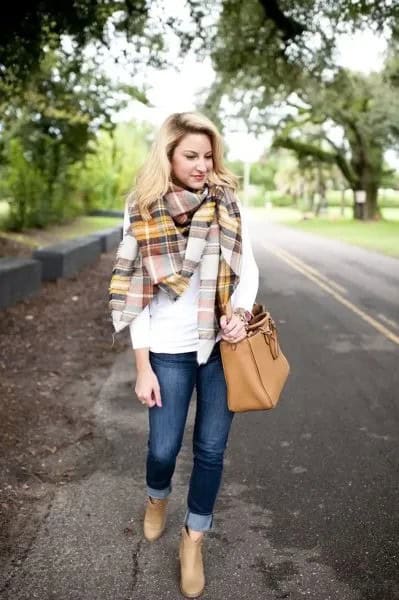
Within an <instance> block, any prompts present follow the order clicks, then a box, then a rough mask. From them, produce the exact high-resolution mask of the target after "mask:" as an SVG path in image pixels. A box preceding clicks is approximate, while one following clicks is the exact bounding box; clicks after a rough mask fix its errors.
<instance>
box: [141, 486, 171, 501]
mask: <svg viewBox="0 0 399 600" xmlns="http://www.w3.org/2000/svg"><path fill="white" fill-rule="evenodd" d="M171 491H172V486H171V485H169V486H168V487H167V488H165V489H164V490H156V489H155V488H152V487H150V486H149V485H147V494H148V495H149V496H151V498H157V499H158V500H159V499H163V498H166V497H167V496H169V494H170V493H171Z"/></svg>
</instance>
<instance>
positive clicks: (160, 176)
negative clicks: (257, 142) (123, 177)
mask: <svg viewBox="0 0 399 600" xmlns="http://www.w3.org/2000/svg"><path fill="white" fill-rule="evenodd" d="M188 133H205V134H206V135H207V136H209V140H210V142H211V146H212V153H213V170H212V171H211V172H210V173H209V176H208V182H209V183H210V184H211V185H212V184H216V185H223V186H226V187H230V188H232V189H233V190H234V191H236V190H237V187H238V178H237V177H236V176H235V175H234V174H233V173H232V172H231V171H229V169H227V167H225V165H224V158H223V141H222V136H221V135H220V133H219V131H218V129H217V127H216V126H215V125H214V123H212V121H211V120H210V119H208V117H205V115H202V114H201V113H197V112H182V113H173V114H172V115H170V116H169V117H168V118H167V119H166V120H165V121H164V122H163V124H162V125H161V127H160V129H159V130H158V133H157V135H156V137H155V139H154V142H153V144H152V146H151V149H150V152H149V154H148V156H147V158H146V160H145V162H144V164H143V165H142V167H141V168H140V170H139V172H138V174H137V177H136V181H135V185H134V187H133V189H132V191H131V192H130V193H129V195H128V202H129V204H131V203H133V202H135V203H137V206H138V208H139V210H140V213H141V216H142V218H143V219H145V220H148V219H150V212H149V207H150V205H151V204H152V203H153V202H154V201H156V200H158V199H159V198H161V197H162V196H164V195H165V194H166V192H167V191H168V189H170V184H171V159H172V156H173V152H174V149H175V148H176V146H177V145H178V144H179V143H180V141H181V140H182V139H183V137H184V136H185V135H187V134H188Z"/></svg>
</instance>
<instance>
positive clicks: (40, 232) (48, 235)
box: [0, 216, 122, 248]
mask: <svg viewBox="0 0 399 600" xmlns="http://www.w3.org/2000/svg"><path fill="white" fill-rule="evenodd" d="M118 225H122V219H121V218H114V217H87V216H84V217H77V218H76V219H74V220H73V222H71V223H68V224H64V225H52V226H51V227H48V228H46V229H28V230H26V231H23V232H12V231H0V236H2V237H5V238H8V239H11V240H14V241H16V242H19V243H21V244H26V245H28V246H30V247H32V248H38V247H40V246H46V245H47V244H52V243H54V242H57V241H60V240H66V239H70V238H74V237H79V236H82V235H87V234H90V233H94V232H96V231H101V230H102V229H108V227H117V226H118Z"/></svg>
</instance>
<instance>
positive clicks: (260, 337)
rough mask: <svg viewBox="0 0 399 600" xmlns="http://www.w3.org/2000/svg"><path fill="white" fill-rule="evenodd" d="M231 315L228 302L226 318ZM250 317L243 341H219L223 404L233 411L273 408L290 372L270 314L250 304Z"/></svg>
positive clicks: (256, 305) (259, 306)
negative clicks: (223, 392)
mask: <svg viewBox="0 0 399 600" xmlns="http://www.w3.org/2000/svg"><path fill="white" fill-rule="evenodd" d="M231 314H232V311H231V304H230V302H229V303H228V305H227V310H226V316H227V319H230V318H231ZM252 314H253V315H254V316H253V318H252V319H251V321H250V322H249V323H248V325H247V335H246V337H245V338H244V339H243V340H241V341H240V342H238V343H236V344H234V343H233V344H231V343H230V342H226V341H225V340H221V341H220V353H221V357H222V363H223V371H224V375H225V379H226V384H227V402H228V407H229V409H230V410H231V411H233V412H246V411H251V410H269V409H272V408H274V407H275V406H276V405H277V403H278V401H279V398H280V395H281V392H282V390H283V388H284V385H285V383H286V381H287V378H288V375H289V372H290V365H289V363H288V360H287V359H286V357H285V356H284V354H283V352H282V350H281V348H280V344H279V340H278V334H277V328H276V324H275V322H274V321H273V319H272V317H271V315H270V312H269V311H267V310H266V309H265V308H264V306H263V305H261V304H254V306H253V309H252Z"/></svg>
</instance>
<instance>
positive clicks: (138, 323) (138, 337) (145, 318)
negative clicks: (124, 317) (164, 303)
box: [123, 202, 150, 348]
mask: <svg viewBox="0 0 399 600" xmlns="http://www.w3.org/2000/svg"><path fill="white" fill-rule="evenodd" d="M129 226H130V219H129V212H128V209H127V202H126V203H125V214H124V217H123V237H125V235H126V232H127V230H128V229H129ZM129 330H130V339H131V340H132V346H133V348H148V347H149V345H150V309H149V305H147V306H146V307H145V309H144V310H142V311H141V313H140V314H139V315H138V316H137V317H136V318H135V319H133V321H131V323H130V325H129Z"/></svg>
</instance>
